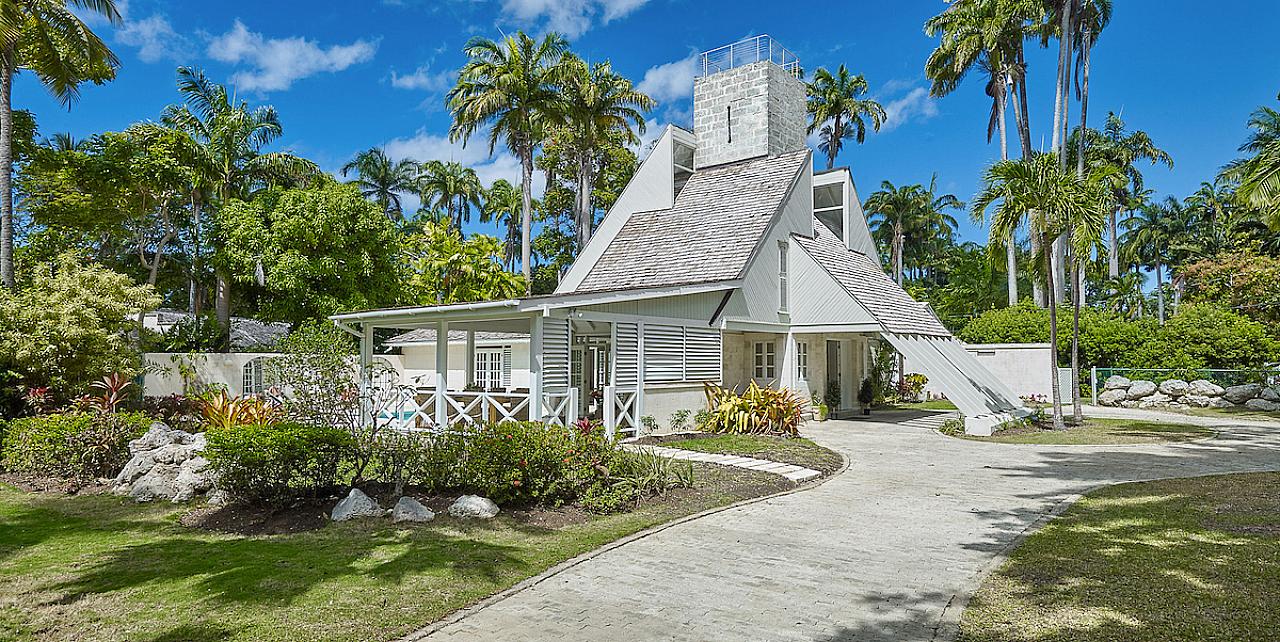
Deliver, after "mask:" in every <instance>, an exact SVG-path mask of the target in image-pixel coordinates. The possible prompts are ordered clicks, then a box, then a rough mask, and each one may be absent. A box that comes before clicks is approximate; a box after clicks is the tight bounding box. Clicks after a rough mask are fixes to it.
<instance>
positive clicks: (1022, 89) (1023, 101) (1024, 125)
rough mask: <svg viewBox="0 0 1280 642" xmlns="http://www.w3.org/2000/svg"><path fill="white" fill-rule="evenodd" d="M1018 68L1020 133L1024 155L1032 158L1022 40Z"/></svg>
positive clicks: (1032, 149) (1029, 113)
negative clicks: (1019, 72) (1019, 74)
mask: <svg viewBox="0 0 1280 642" xmlns="http://www.w3.org/2000/svg"><path fill="white" fill-rule="evenodd" d="M1018 68H1019V70H1020V71H1021V75H1022V77H1021V78H1020V79H1019V80H1018V104H1019V105H1020V106H1021V109H1019V111H1020V112H1021V114H1022V122H1021V123H1020V127H1019V128H1018V135H1019V137H1020V138H1021V140H1022V157H1023V158H1030V157H1031V155H1032V154H1033V153H1035V149H1034V148H1033V147H1032V146H1031V112H1030V111H1029V110H1028V109H1027V61H1026V59H1025V58H1024V56H1023V50H1022V43H1021V42H1019V43H1018Z"/></svg>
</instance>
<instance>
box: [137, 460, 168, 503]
mask: <svg viewBox="0 0 1280 642" xmlns="http://www.w3.org/2000/svg"><path fill="white" fill-rule="evenodd" d="M180 472H181V470H180V469H179V468H178V467H177V466H175V465H173V464H156V465H154V466H152V467H151V470H148V471H147V473H146V474H145V475H143V476H142V477H139V478H138V479H137V480H136V481H134V482H133V483H132V484H130V485H129V487H128V495H129V496H130V497H132V498H133V499H134V501H136V502H151V501H155V500H157V499H173V498H174V497H175V496H176V495H177V494H178V489H177V481H178V474H179V473H180Z"/></svg>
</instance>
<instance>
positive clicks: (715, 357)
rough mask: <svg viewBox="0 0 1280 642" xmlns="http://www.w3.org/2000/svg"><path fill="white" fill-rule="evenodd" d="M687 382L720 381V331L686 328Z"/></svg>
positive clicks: (685, 358) (685, 371) (685, 369)
mask: <svg viewBox="0 0 1280 642" xmlns="http://www.w3.org/2000/svg"><path fill="white" fill-rule="evenodd" d="M684 355H685V356H684V360H685V367H684V380H685V381H699V382H701V381H711V382H714V383H718V382H719V381H720V331H719V330H715V329H708V328H685V346H684Z"/></svg>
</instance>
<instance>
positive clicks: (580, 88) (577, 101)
mask: <svg viewBox="0 0 1280 642" xmlns="http://www.w3.org/2000/svg"><path fill="white" fill-rule="evenodd" d="M563 65H564V78H563V80H562V85H563V98H562V99H563V101H564V105H563V109H564V115H565V117H566V127H565V129H566V130H567V132H566V133H567V134H568V138H569V139H570V141H571V146H572V147H573V148H574V151H575V154H574V156H576V163H577V175H578V190H577V199H576V201H575V203H574V218H575V219H576V220H577V224H578V225H577V227H578V247H580V248H581V247H586V245H587V241H589V240H590V239H591V233H592V227H593V226H594V225H595V205H594V203H593V202H592V197H593V195H594V191H595V182H596V181H595V179H596V172H597V170H598V169H599V166H600V165H602V164H603V163H604V161H605V160H607V159H604V158H601V154H602V151H603V148H604V143H606V142H607V141H609V140H610V138H611V134H613V133H616V134H618V135H619V136H621V140H622V142H624V143H627V144H631V145H635V144H638V143H639V142H640V138H639V136H637V135H636V134H637V132H638V133H640V134H643V133H644V114H643V113H642V112H645V111H648V110H650V109H653V108H654V107H655V106H656V105H657V102H656V101H654V100H653V99H652V98H650V97H649V96H648V95H646V94H644V93H643V92H640V91H638V90H636V88H635V87H634V86H633V85H632V84H631V81H630V80H628V79H627V78H625V77H623V76H621V75H619V74H618V73H616V72H614V71H613V66H612V65H611V64H610V63H609V61H607V60H606V61H605V62H601V63H596V64H595V65H588V64H587V63H586V62H584V61H583V60H582V59H581V58H578V57H577V56H574V55H572V54H569V55H567V56H566V57H565V60H564V63H563ZM632 123H635V129H634V130H633V129H632V128H631V124H632Z"/></svg>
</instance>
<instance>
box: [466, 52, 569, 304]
mask: <svg viewBox="0 0 1280 642" xmlns="http://www.w3.org/2000/svg"><path fill="white" fill-rule="evenodd" d="M568 48H569V43H568V41H566V40H565V39H564V36H561V35H560V34H556V33H550V34H547V35H546V36H543V38H542V40H541V41H535V40H534V39H533V38H530V37H529V36H528V35H526V34H525V33H524V32H517V33H516V34H514V35H511V36H506V37H504V38H503V39H502V40H501V41H493V40H489V39H487V38H472V39H471V40H470V41H469V42H467V45H466V47H464V48H463V51H464V52H465V53H466V54H467V57H468V58H469V60H468V61H467V63H466V65H464V66H463V67H462V70H461V71H460V72H459V75H458V83H457V85H455V86H454V88H453V89H452V90H450V91H449V98H448V104H449V109H450V111H452V112H453V127H451V128H450V130H449V137H450V139H451V140H459V139H461V140H463V141H464V144H465V141H466V140H467V139H469V138H470V137H471V136H472V135H473V134H475V133H476V132H477V131H478V130H479V129H480V128H481V127H486V126H487V127H488V129H489V151H490V153H492V152H493V149H494V147H496V146H497V144H498V141H499V140H505V141H506V144H507V148H508V149H510V150H511V153H513V154H515V156H516V157H517V158H519V159H520V171H521V174H520V178H521V181H520V189H521V196H522V203H521V209H522V210H523V212H522V221H521V238H520V259H521V263H522V269H523V271H524V277H525V293H526V294H529V293H530V292H532V287H533V278H532V265H531V262H532V258H533V257H532V254H533V246H532V236H531V234H532V229H533V184H532V183H533V152H534V149H535V148H536V147H537V146H538V143H539V140H540V137H541V135H542V133H543V132H544V131H545V128H546V126H547V125H549V124H556V123H560V122H563V120H564V117H563V109H562V108H561V99H560V93H559V84H560V79H561V77H562V76H563V75H564V73H563V69H564V59H565V54H566V53H567V51H568Z"/></svg>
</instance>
